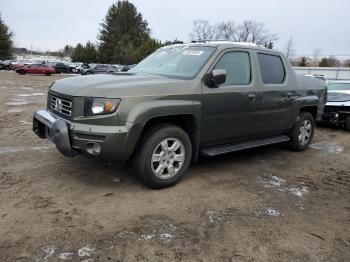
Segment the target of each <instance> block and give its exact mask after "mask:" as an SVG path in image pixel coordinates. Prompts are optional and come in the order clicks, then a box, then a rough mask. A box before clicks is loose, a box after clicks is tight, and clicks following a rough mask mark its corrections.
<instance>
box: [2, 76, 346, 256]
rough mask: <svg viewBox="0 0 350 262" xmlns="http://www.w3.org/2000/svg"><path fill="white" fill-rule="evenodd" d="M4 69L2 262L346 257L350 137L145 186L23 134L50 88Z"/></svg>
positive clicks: (226, 160) (199, 167)
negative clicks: (170, 183)
mask: <svg viewBox="0 0 350 262" xmlns="http://www.w3.org/2000/svg"><path fill="white" fill-rule="evenodd" d="M62 77H68V76H63V75H61V76H50V77H47V76H37V75H24V76H22V75H16V74H15V73H14V72H5V71H0V94H1V95H0V169H1V171H0V261H350V133H349V132H346V131H343V130H341V129H339V128H330V127H323V128H318V129H317V131H316V136H315V139H314V144H313V145H312V148H310V149H309V150H307V151H306V152H302V153H295V152H291V151H289V150H288V149H287V148H286V147H285V146H284V145H276V146H268V147H264V148H259V149H255V150H248V151H244V152H239V153H233V154H228V155H225V156H220V157H215V158H203V159H201V160H200V161H199V163H197V164H196V165H194V166H192V167H191V168H190V170H189V172H188V173H187V175H186V177H185V178H184V179H183V180H182V181H181V182H180V183H179V184H178V185H176V186H175V187H172V188H168V189H164V190H151V189H148V188H146V187H144V186H142V185H141V184H139V182H137V181H136V180H135V179H134V178H133V176H132V175H131V174H128V172H127V171H126V170H125V169H124V168H123V167H121V166H120V164H118V163H106V162H103V161H97V160H92V159H87V158H84V157H80V156H78V157H75V158H65V157H63V156H61V155H60V154H59V153H58V152H57V150H56V149H55V148H54V146H53V145H52V144H51V143H49V142H47V141H45V140H41V139H39V138H38V137H36V136H35V135H34V134H33V132H32V131H31V128H32V126H31V120H32V113H33V111H34V110H35V109H38V108H42V107H45V103H46V92H47V90H48V86H49V84H50V83H51V82H52V81H54V80H56V79H59V78H62Z"/></svg>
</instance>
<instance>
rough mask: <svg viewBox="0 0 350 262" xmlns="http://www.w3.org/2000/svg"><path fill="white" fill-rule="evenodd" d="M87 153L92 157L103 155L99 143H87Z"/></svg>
mask: <svg viewBox="0 0 350 262" xmlns="http://www.w3.org/2000/svg"><path fill="white" fill-rule="evenodd" d="M86 152H88V153H89V154H90V155H94V156H97V155H99V154H100V153H101V146H100V145H99V144H97V143H87V144H86Z"/></svg>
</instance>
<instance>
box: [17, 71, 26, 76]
mask: <svg viewBox="0 0 350 262" xmlns="http://www.w3.org/2000/svg"><path fill="white" fill-rule="evenodd" d="M18 73H20V74H21V75H25V74H26V71H25V70H19V71H18Z"/></svg>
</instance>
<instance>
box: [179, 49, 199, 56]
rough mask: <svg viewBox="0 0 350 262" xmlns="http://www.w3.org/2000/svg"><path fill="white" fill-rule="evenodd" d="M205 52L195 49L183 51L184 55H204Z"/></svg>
mask: <svg viewBox="0 0 350 262" xmlns="http://www.w3.org/2000/svg"><path fill="white" fill-rule="evenodd" d="M202 54H203V51H201V50H193V49H186V50H185V51H184V52H183V55H198V56H199V55H202Z"/></svg>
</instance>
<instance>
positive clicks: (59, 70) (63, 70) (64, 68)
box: [52, 63, 71, 74]
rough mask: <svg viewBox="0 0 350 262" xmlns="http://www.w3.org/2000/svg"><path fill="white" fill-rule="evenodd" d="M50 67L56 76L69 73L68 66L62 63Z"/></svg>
mask: <svg viewBox="0 0 350 262" xmlns="http://www.w3.org/2000/svg"><path fill="white" fill-rule="evenodd" d="M52 67H53V68H55V70H56V73H57V74H60V73H70V72H71V71H70V68H69V66H68V65H66V64H64V63H56V64H55V65H54V66H52Z"/></svg>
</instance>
